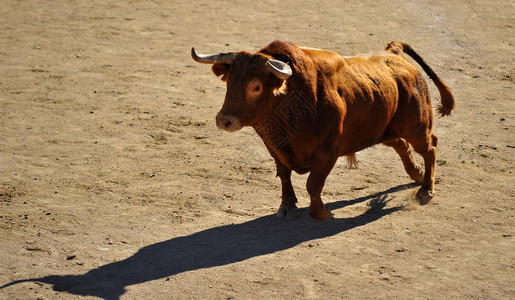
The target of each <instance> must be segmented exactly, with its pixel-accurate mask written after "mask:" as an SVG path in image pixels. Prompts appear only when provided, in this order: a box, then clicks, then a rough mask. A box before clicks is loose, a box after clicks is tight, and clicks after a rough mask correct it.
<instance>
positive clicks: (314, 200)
mask: <svg viewBox="0 0 515 300" xmlns="http://www.w3.org/2000/svg"><path fill="white" fill-rule="evenodd" d="M337 160H338V155H335V154H332V153H319V154H317V155H316V156H315V160H314V162H313V167H312V169H311V172H310V173H309V177H308V182H307V185H306V187H307V190H308V193H309V196H310V197H311V205H310V207H309V214H310V215H311V217H313V218H315V219H318V220H327V219H329V218H331V217H332V216H333V214H332V213H331V211H330V210H329V209H327V207H325V205H324V203H323V202H322V198H321V196H320V195H321V193H322V189H323V188H324V184H325V180H326V178H327V176H328V175H329V173H330V172H331V170H332V169H333V167H334V164H335V163H336V161H337Z"/></svg>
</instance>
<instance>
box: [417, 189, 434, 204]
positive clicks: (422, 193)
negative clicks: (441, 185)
mask: <svg viewBox="0 0 515 300" xmlns="http://www.w3.org/2000/svg"><path fill="white" fill-rule="evenodd" d="M434 196H435V191H434V190H433V191H430V190H426V189H419V190H418V192H417V195H416V199H417V201H418V203H420V205H426V204H428V203H429V202H431V199H433V197H434Z"/></svg>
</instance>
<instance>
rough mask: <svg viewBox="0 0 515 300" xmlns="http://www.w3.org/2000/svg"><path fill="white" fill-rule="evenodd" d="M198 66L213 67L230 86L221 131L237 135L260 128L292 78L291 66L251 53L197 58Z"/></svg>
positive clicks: (220, 120)
mask: <svg viewBox="0 0 515 300" xmlns="http://www.w3.org/2000/svg"><path fill="white" fill-rule="evenodd" d="M191 56H192V57H193V59H194V60H195V61H196V62H199V63H205V64H213V67H212V71H213V73H214V74H215V75H216V76H222V78H221V79H222V81H226V82H227V93H226V94H225V101H224V104H223V106H222V109H221V110H220V112H219V113H218V114H217V115H216V125H217V127H218V128H220V129H223V130H226V131H229V132H233V131H237V130H239V129H241V128H242V127H243V126H259V123H260V120H263V117H265V115H264V114H265V113H266V111H270V110H269V109H267V108H269V107H270V106H271V105H273V103H272V102H273V100H274V99H275V97H277V96H278V95H279V94H281V93H283V92H284V91H285V81H286V79H288V77H290V76H291V75H292V70H291V68H290V66H288V65H287V64H286V63H284V62H282V61H279V60H275V59H273V58H272V57H271V56H268V55H265V54H263V53H259V52H258V53H255V54H251V53H249V52H245V51H242V52H238V53H220V54H214V55H203V54H197V53H196V52H195V49H194V48H191Z"/></svg>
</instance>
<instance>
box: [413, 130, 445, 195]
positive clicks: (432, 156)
mask: <svg viewBox="0 0 515 300" xmlns="http://www.w3.org/2000/svg"><path fill="white" fill-rule="evenodd" d="M437 142H438V138H437V137H436V136H435V135H434V134H431V133H427V134H426V135H425V137H424V138H420V139H415V140H410V143H411V145H413V149H415V151H416V152H417V153H419V154H420V155H422V157H423V158H424V168H425V172H424V173H425V174H424V180H423V181H422V187H420V189H419V190H418V191H417V196H416V197H417V200H418V201H419V203H420V204H427V203H429V201H431V199H432V198H433V196H434V194H435V165H436V152H437V151H436V145H437Z"/></svg>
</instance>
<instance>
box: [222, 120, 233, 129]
mask: <svg viewBox="0 0 515 300" xmlns="http://www.w3.org/2000/svg"><path fill="white" fill-rule="evenodd" d="M224 126H225V128H227V129H230V128H231V126H232V122H231V121H227V122H225V125H224Z"/></svg>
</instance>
